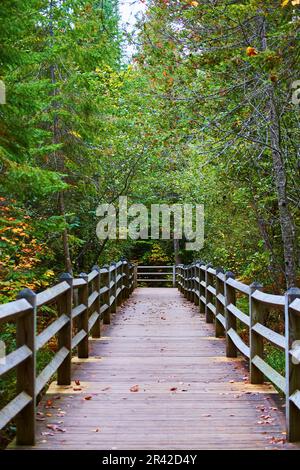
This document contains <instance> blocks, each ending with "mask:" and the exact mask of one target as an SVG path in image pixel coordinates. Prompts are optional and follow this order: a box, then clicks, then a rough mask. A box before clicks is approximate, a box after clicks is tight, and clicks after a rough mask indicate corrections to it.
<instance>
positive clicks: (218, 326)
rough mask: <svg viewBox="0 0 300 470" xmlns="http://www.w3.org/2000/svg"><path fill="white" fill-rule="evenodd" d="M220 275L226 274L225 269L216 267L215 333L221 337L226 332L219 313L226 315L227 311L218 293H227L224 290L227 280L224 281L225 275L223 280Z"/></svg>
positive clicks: (217, 336)
mask: <svg viewBox="0 0 300 470" xmlns="http://www.w3.org/2000/svg"><path fill="white" fill-rule="evenodd" d="M218 275H222V276H224V271H223V269H221V268H217V269H216V321H215V335H216V338H220V337H221V336H224V333H225V331H224V327H223V325H222V323H221V322H220V321H219V320H218V315H219V314H221V315H223V316H224V313H225V311H224V310H225V309H224V305H223V304H222V302H221V301H220V300H219V299H218V294H221V295H223V296H224V294H225V291H224V284H225V282H224V277H223V280H222V279H220V277H219V276H218ZM224 298H225V296H224Z"/></svg>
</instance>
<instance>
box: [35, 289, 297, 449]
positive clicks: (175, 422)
mask: <svg viewBox="0 0 300 470" xmlns="http://www.w3.org/2000/svg"><path fill="white" fill-rule="evenodd" d="M198 312H199V310H198V307H196V306H193V305H191V303H189V302H188V301H187V300H185V299H184V298H183V297H182V296H180V294H179V293H178V292H177V291H176V290H175V289H164V288H157V289H156V288H151V289H137V290H136V291H135V293H134V295H133V296H132V298H131V299H130V300H129V301H127V303H126V304H125V306H123V307H122V308H121V309H120V310H119V311H118V313H117V314H116V315H112V321H111V324H110V325H108V326H107V327H105V328H104V329H103V336H102V337H101V338H100V339H93V340H92V341H90V357H89V359H78V358H75V359H74V360H73V367H72V369H73V377H72V378H73V382H72V385H71V386H65V387H64V386H57V385H55V384H52V385H51V387H50V389H49V391H48V394H47V395H46V397H45V398H44V399H43V401H42V402H41V403H40V405H39V407H38V416H37V417H38V421H37V445H36V447H35V448H36V449H107V450H109V449H162V450H163V449H178V450H179V449H209V448H211V449H246V448H247V449H265V448H271V449H275V448H280V449H281V448H283V449H286V448H297V447H296V446H295V445H290V444H283V443H276V440H279V441H280V440H281V439H284V438H285V435H284V434H283V433H284V431H285V429H284V428H285V425H284V415H283V412H282V410H283V408H282V406H283V402H282V400H281V399H280V398H279V396H278V394H277V393H276V392H275V390H274V388H273V387H272V386H270V385H267V384H265V385H251V384H249V383H248V380H247V377H248V372H247V370H246V369H245V366H244V363H243V362H242V360H241V358H237V359H236V358H225V357H224V350H225V343H224V340H223V339H216V338H214V337H213V334H214V327H213V326H212V325H209V324H207V323H205V320H204V315H203V316H200V315H199V313H198ZM75 381H76V383H75ZM78 381H79V382H80V384H79V385H78V383H79V382H78ZM135 385H138V389H139V391H138V392H131V391H130V389H131V388H132V387H133V386H135ZM49 400H50V401H49ZM47 414H48V415H49V416H47ZM262 416H269V418H268V419H266V418H263V417H262ZM41 420H43V421H41ZM259 423H260V424H259ZM53 425H54V428H53ZM49 426H50V428H49ZM55 426H57V429H56V428H55ZM51 427H52V429H51ZM274 438H275V440H274Z"/></svg>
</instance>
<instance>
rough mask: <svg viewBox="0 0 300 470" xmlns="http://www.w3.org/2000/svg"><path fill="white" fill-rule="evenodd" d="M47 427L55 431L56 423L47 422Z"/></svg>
mask: <svg viewBox="0 0 300 470" xmlns="http://www.w3.org/2000/svg"><path fill="white" fill-rule="evenodd" d="M47 428H48V429H51V430H52V431H56V429H57V425H56V424H47Z"/></svg>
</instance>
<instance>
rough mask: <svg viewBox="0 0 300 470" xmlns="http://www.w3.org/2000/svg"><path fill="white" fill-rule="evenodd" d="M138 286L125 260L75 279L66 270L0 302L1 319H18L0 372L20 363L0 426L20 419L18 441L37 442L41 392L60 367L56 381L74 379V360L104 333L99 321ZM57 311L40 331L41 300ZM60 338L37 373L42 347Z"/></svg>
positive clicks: (0, 415)
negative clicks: (39, 287) (46, 284)
mask: <svg viewBox="0 0 300 470" xmlns="http://www.w3.org/2000/svg"><path fill="white" fill-rule="evenodd" d="M133 289H134V266H133V265H131V264H130V263H128V262H127V261H126V260H122V261H119V262H118V263H112V264H111V265H109V266H108V265H107V266H103V267H102V268H99V267H98V266H94V268H93V269H92V272H91V273H90V274H81V275H80V277H79V278H78V279H73V278H72V276H70V274H63V275H62V276H61V277H60V283H59V284H57V285H56V286H54V287H51V288H50V289H47V290H45V291H43V292H41V293H39V294H35V293H34V292H32V291H31V290H30V289H24V290H23V291H22V292H20V294H19V295H18V299H17V300H16V301H14V302H10V303H7V304H4V305H1V306H0V324H3V323H8V322H14V323H15V324H16V350H15V351H13V352H11V353H10V354H8V355H7V356H6V358H5V361H4V364H2V365H0V377H1V376H2V375H4V374H6V373H7V372H9V371H12V370H13V369H16V376H17V380H16V396H15V398H14V399H13V400H12V401H11V402H10V403H8V404H7V405H6V406H5V408H3V409H2V410H1V411H0V429H2V428H3V427H4V426H6V425H7V424H8V423H9V422H10V421H11V420H13V419H15V420H16V425H17V444H19V445H34V443H35V422H36V401H37V396H38V395H39V393H40V392H41V391H42V389H43V388H44V387H45V385H46V384H47V383H48V382H49V380H50V379H51V377H52V376H53V375H54V374H55V373H56V372H57V383H58V385H70V383H71V364H72V362H71V360H72V354H73V352H74V350H76V349H77V355H78V357H79V358H88V357H89V335H92V336H93V337H94V338H99V337H100V336H101V322H103V323H104V324H109V323H110V316H111V314H112V313H115V312H116V309H117V306H119V305H120V304H121V303H122V302H123V301H124V300H125V299H127V298H128V297H129V296H130V294H131V293H132V291H133ZM45 305H47V306H51V308H54V309H55V311H56V317H57V318H56V319H55V320H54V321H53V322H52V323H51V324H50V325H49V326H48V327H47V328H46V329H44V330H43V331H41V332H39V333H38V330H37V318H38V315H37V314H38V311H39V309H40V308H41V307H43V306H45ZM54 337H56V338H57V344H58V348H57V352H56V353H55V355H54V357H53V359H52V360H51V362H50V363H49V364H48V365H47V366H46V367H45V368H44V369H43V370H42V371H41V372H40V373H39V374H38V375H37V374H36V358H37V353H38V351H39V350H40V349H41V348H42V347H43V346H45V345H46V343H48V342H49V341H50V340H51V339H52V338H54Z"/></svg>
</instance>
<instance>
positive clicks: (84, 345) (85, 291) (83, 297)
mask: <svg viewBox="0 0 300 470" xmlns="http://www.w3.org/2000/svg"><path fill="white" fill-rule="evenodd" d="M80 277H81V279H83V280H84V282H85V284H84V286H81V287H80V288H79V289H78V304H79V305H80V304H83V305H85V310H84V312H83V313H82V314H81V315H80V316H79V318H78V330H79V331H80V330H84V331H85V332H86V337H85V338H83V340H82V341H80V343H79V344H78V348H77V353H78V357H79V358H80V359H87V358H88V357H89V306H88V298H89V285H88V275H87V274H85V273H81V274H80ZM75 320H76V319H75Z"/></svg>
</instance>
